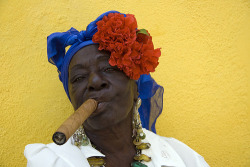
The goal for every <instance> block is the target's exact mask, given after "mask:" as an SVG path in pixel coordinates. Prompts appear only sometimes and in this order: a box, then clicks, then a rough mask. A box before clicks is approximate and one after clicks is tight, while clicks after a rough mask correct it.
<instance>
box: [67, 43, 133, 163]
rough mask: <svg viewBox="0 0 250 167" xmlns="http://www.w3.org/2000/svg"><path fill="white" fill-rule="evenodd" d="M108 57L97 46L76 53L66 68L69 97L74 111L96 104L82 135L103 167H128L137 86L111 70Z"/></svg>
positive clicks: (130, 154)
mask: <svg viewBox="0 0 250 167" xmlns="http://www.w3.org/2000/svg"><path fill="white" fill-rule="evenodd" d="M109 57H110V54H109V53H108V52H105V51H99V50H98V45H89V46H86V47H84V48H82V49H80V50H79V51H78V52H77V53H76V54H75V55H74V56H73V58H72V60H71V62H70V65H69V81H68V85H69V95H70V98H71V102H72V105H73V107H74V109H75V110H76V109H77V108H78V107H79V106H80V105H81V104H82V103H83V102H84V101H86V100H87V99H89V98H93V99H95V100H97V101H98V103H99V104H98V107H97V110H96V111H95V112H94V113H92V114H91V116H90V117H89V118H88V119H87V120H86V121H85V122H84V129H85V132H86V134H87V136H88V137H89V138H90V140H91V142H92V143H93V144H95V145H96V146H97V147H98V148H99V149H100V150H101V151H102V152H103V153H104V154H105V155H106V158H105V161H106V166H120V167H123V166H124V167H128V166H130V163H131V162H132V161H133V156H134V155H135V147H134V145H133V143H132V137H131V136H132V111H133V105H134V103H135V101H136V100H137V98H138V93H137V85H136V83H135V81H134V80H131V79H129V78H128V77H127V76H126V75H125V74H124V73H123V72H122V71H120V70H119V69H118V68H117V67H112V66H111V65H110V64H109V63H108V60H109Z"/></svg>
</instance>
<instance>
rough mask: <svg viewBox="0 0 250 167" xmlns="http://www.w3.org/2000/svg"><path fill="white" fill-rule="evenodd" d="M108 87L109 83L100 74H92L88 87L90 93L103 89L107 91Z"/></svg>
mask: <svg viewBox="0 0 250 167" xmlns="http://www.w3.org/2000/svg"><path fill="white" fill-rule="evenodd" d="M107 87H108V83H107V81H106V80H105V79H103V78H102V77H101V76H100V75H99V74H97V73H91V74H90V76H89V82H88V87H87V88H88V90H89V91H98V90H101V89H105V88H107Z"/></svg>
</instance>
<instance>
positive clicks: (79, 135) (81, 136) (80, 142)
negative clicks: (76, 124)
mask: <svg viewBox="0 0 250 167" xmlns="http://www.w3.org/2000/svg"><path fill="white" fill-rule="evenodd" d="M73 139H74V144H75V145H76V146H78V147H80V146H86V145H88V144H89V138H88V137H87V135H86V134H85V132H84V129H83V126H82V125H81V126H80V128H78V129H77V130H76V132H75V133H74V134H73Z"/></svg>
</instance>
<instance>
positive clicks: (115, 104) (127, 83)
mask: <svg viewBox="0 0 250 167" xmlns="http://www.w3.org/2000/svg"><path fill="white" fill-rule="evenodd" d="M68 45H71V47H70V48H69V50H68V51H67V53H66V54H65V48H66V47H67V46H68ZM160 54H161V52H160V49H154V47H153V43H152V38H151V36H150V34H149V33H148V31H147V30H145V29H137V22H136V19H135V17H134V15H131V14H126V15H125V14H121V13H119V12H116V11H109V12H106V13H104V14H102V15H101V16H99V17H98V18H97V19H96V20H95V21H93V22H92V23H90V24H89V25H88V27H87V29H86V31H81V32H78V31H77V30H75V29H74V28H71V29H70V30H69V31H67V32H64V33H53V34H51V35H50V36H49V37H48V58H49V61H50V62H51V63H52V64H54V65H56V66H57V68H58V72H59V78H60V80H61V81H62V83H63V86H64V89H65V91H66V93H67V95H68V98H69V99H70V101H71V103H72V105H73V107H74V109H75V110H76V109H78V108H79V107H80V106H81V105H82V103H84V102H85V101H86V100H87V99H95V100H96V101H98V107H97V109H96V110H95V111H94V112H93V113H92V114H91V115H90V116H89V118H87V120H86V121H85V122H84V123H83V126H81V127H80V128H79V129H78V130H77V131H76V132H75V134H74V135H73V136H72V137H71V138H70V139H69V140H68V141H67V143H66V144H64V145H62V146H58V145H56V144H54V143H51V144H30V145H27V146H26V148H25V152H24V154H25V156H26V158H27V160H28V164H27V166H29V167H33V166H34V167H69V166H70V167H88V166H91V167H97V166H105V167H118V166H119V167H128V166H133V167H137V166H138V167H140V166H141V167H146V166H148V167H164V166H176V167H207V166H208V164H207V163H206V162H205V160H204V159H203V157H202V156H200V155H199V154H197V153H196V152H195V151H193V150H192V149H191V148H189V147H188V146H186V145H185V144H183V143H181V142H180V141H178V140H176V139H173V138H165V137H161V136H158V135H156V134H155V121H156V119H157V117H158V116H159V114H160V113H161V110H162V94H163V88H162V87H161V86H159V85H157V84H156V82H155V81H154V80H153V79H152V78H151V77H150V75H149V73H150V72H153V71H154V70H155V68H156V66H157V65H158V58H159V56H160ZM140 104H141V107H140ZM139 113H140V116H139ZM151 131H152V132H151ZM153 132H154V133H153Z"/></svg>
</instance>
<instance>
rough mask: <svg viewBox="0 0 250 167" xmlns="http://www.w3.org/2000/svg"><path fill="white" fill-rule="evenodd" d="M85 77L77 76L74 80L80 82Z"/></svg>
mask: <svg viewBox="0 0 250 167" xmlns="http://www.w3.org/2000/svg"><path fill="white" fill-rule="evenodd" d="M83 79H84V77H77V78H76V79H75V80H74V81H73V82H79V81H81V80H83Z"/></svg>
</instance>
